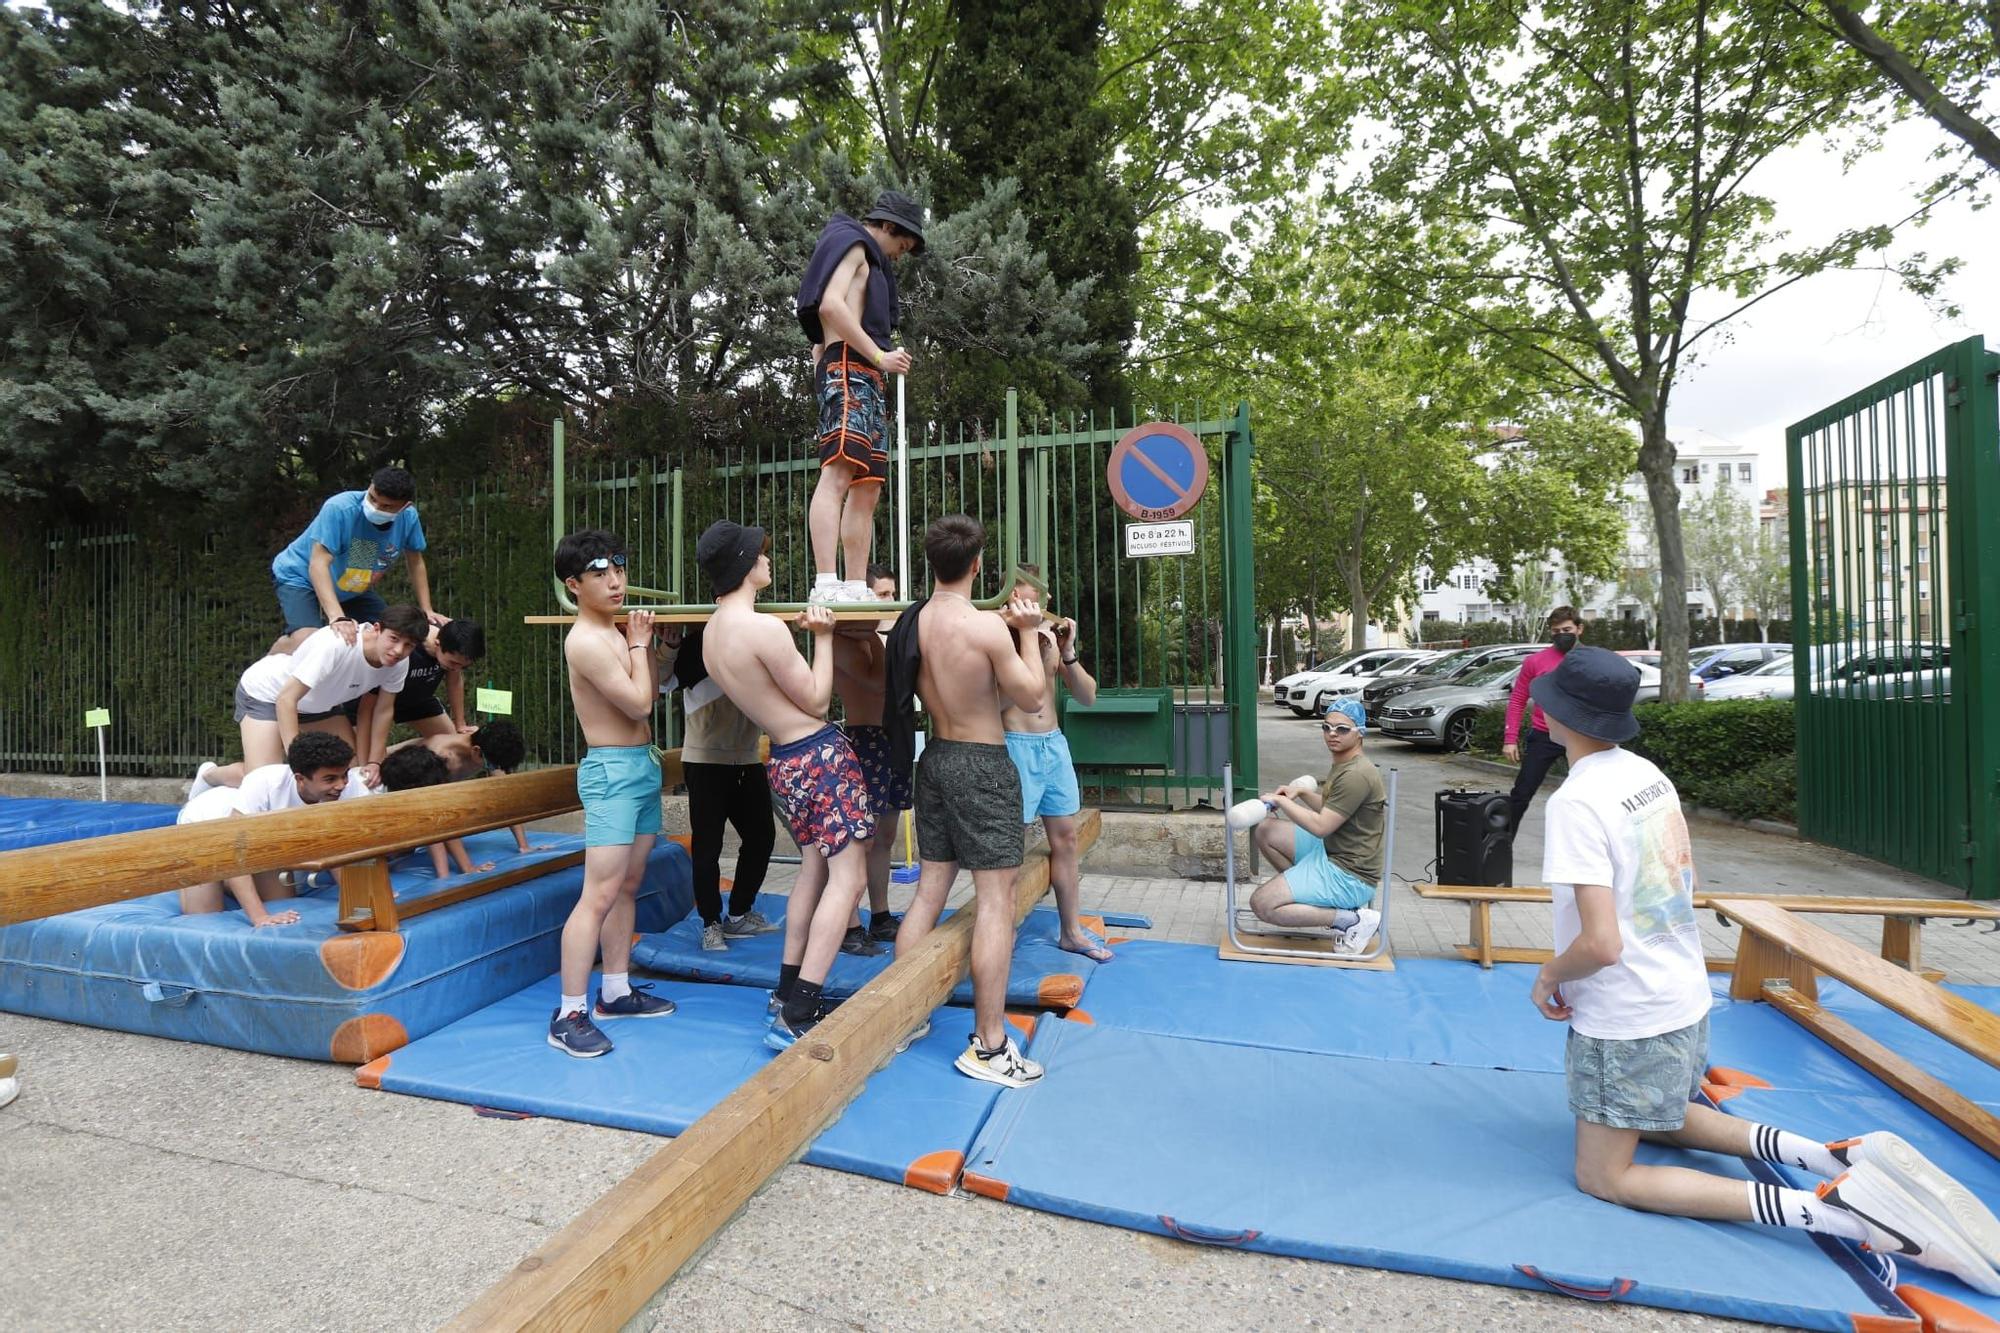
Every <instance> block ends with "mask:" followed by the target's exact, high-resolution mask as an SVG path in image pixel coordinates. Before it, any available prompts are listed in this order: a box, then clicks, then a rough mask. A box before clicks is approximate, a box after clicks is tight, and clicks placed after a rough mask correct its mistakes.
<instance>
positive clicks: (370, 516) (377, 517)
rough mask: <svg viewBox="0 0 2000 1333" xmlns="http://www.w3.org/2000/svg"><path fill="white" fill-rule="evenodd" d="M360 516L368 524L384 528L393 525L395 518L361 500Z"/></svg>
mask: <svg viewBox="0 0 2000 1333" xmlns="http://www.w3.org/2000/svg"><path fill="white" fill-rule="evenodd" d="M361 516H362V517H363V518H365V519H367V520H368V521H369V522H370V523H373V524H374V525H375V526H377V527H386V526H387V525H389V524H391V523H394V522H395V521H396V516H395V515H394V514H391V513H386V512H384V511H382V510H380V509H377V508H376V507H375V506H374V505H372V504H369V503H368V501H366V500H363V501H362V502H361Z"/></svg>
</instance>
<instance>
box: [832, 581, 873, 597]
mask: <svg viewBox="0 0 2000 1333" xmlns="http://www.w3.org/2000/svg"><path fill="white" fill-rule="evenodd" d="M840 587H841V590H842V593H843V594H844V595H843V598H842V600H844V601H849V602H873V601H878V600H880V599H879V598H877V597H876V596H875V589H874V588H873V587H871V586H870V585H869V583H868V580H867V579H849V580H847V582H845V583H843V584H841V585H840Z"/></svg>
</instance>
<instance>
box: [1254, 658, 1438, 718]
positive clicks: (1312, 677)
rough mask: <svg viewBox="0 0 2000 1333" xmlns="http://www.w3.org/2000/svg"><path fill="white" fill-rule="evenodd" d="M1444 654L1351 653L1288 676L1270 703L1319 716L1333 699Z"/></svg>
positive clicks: (1275, 687) (1274, 690)
mask: <svg viewBox="0 0 2000 1333" xmlns="http://www.w3.org/2000/svg"><path fill="white" fill-rule="evenodd" d="M1441 656H1443V654H1442V653H1439V652H1437V651H1435V650H1433V649H1427V648H1381V649H1375V650H1373V651H1369V652H1361V653H1349V654H1347V655H1345V656H1344V657H1341V658H1336V659H1334V661H1333V662H1331V663H1327V664H1323V665H1321V666H1318V667H1315V668H1313V669H1311V670H1309V671H1299V672H1295V673H1293V674H1292V675H1289V676H1287V677H1285V678H1284V679H1283V680H1281V681H1279V682H1278V683H1277V684H1276V685H1274V686H1272V687H1271V692H1272V698H1271V702H1272V703H1274V704H1276V705H1277V706H1279V707H1280V708H1289V709H1291V710H1292V711H1293V712H1294V713H1296V714H1298V715H1299V716H1300V717H1317V716H1319V715H1320V714H1321V713H1324V712H1325V711H1326V706H1327V705H1328V704H1329V703H1331V702H1332V701H1333V700H1335V699H1337V698H1339V697H1340V696H1342V695H1347V694H1359V693H1360V692H1361V689H1362V687H1363V686H1365V685H1367V684H1368V683H1369V682H1370V681H1372V680H1375V679H1377V678H1378V677H1382V676H1390V675H1396V674H1399V673H1401V672H1404V671H1409V670H1411V669H1413V668H1415V667H1417V666H1420V665H1422V664H1423V663H1425V662H1428V661H1430V660H1431V659H1432V658H1435V657H1441Z"/></svg>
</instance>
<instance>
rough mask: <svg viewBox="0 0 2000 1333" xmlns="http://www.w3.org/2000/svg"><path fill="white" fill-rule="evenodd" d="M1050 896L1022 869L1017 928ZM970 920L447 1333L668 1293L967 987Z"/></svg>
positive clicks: (1034, 871)
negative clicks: (901, 1046)
mask: <svg viewBox="0 0 2000 1333" xmlns="http://www.w3.org/2000/svg"><path fill="white" fill-rule="evenodd" d="M1100 826H1101V825H1100V820H1099V818H1098V814H1097V812H1096V811H1095V810H1086V811H1084V812H1083V814H1082V815H1081V816H1079V817H1078V819H1077V842H1078V851H1079V853H1081V852H1083V851H1087V850H1088V849H1089V848H1090V847H1091V845H1092V844H1093V843H1095V842H1096V841H1097V834H1098V830H1099V828H1100ZM1048 883H1049V863H1048V853H1047V851H1046V849H1037V850H1036V851H1035V852H1033V853H1031V854H1030V855H1029V857H1028V859H1027V863H1026V864H1025V865H1024V866H1023V867H1022V871H1021V878H1020V880H1019V883H1018V886H1017V892H1016V894H1015V900H1014V903H1013V915H1014V920H1015V921H1017V922H1018V921H1019V920H1020V919H1021V918H1022V917H1024V916H1026V915H1027V913H1028V910H1029V909H1030V908H1032V907H1033V906H1034V905H1035V903H1036V902H1037V901H1039V900H1040V899H1041V897H1042V895H1043V894H1044V893H1045V892H1047V890H1048ZM977 915H978V913H977V910H976V909H974V908H968V909H967V910H965V911H961V912H959V913H957V914H956V915H954V916H953V917H951V918H950V919H949V920H947V921H944V922H942V923H941V924H939V926H938V928H937V929H936V930H933V931H932V932H931V933H930V934H929V935H927V936H926V937H925V938H924V940H923V942H922V943H921V944H919V945H918V946H917V947H916V948H914V949H912V950H910V952H909V953H908V955H907V956H903V957H899V958H897V959H896V960H895V962H893V963H891V964H890V965H889V967H888V968H886V969H885V970H884V971H883V972H882V973H881V975H879V976H877V977H876V978H875V979H874V980H873V981H871V982H869V983H868V984H867V985H866V986H864V987H862V988H861V990H860V991H859V992H858V993H856V994H855V995H854V996H853V997H852V998H851V999H849V1000H848V1001H847V1002H846V1003H844V1004H842V1005H841V1006H840V1007H839V1008H837V1009H835V1010H834V1011H833V1013H832V1014H831V1015H830V1016H829V1017H828V1018H827V1019H826V1021H825V1022H823V1023H821V1024H820V1025H819V1026H818V1027H817V1028H815V1029H813V1031H812V1033H811V1034H809V1035H808V1036H807V1037H806V1038H805V1039H803V1040H802V1041H800V1042H799V1043H798V1044H797V1045H795V1046H793V1047H792V1048H791V1049H790V1050H788V1051H786V1052H784V1053H783V1054H782V1055H780V1056H778V1058H777V1059H775V1060H773V1061H771V1062H770V1064H768V1065H766V1066H765V1067H764V1068H763V1069H762V1070H760V1071H759V1072H758V1073H756V1074H754V1075H752V1076H751V1077H750V1078H749V1079H748V1080H746V1081H745V1082H744V1083H743V1085H742V1086H740V1087H739V1088H737V1089H736V1091H735V1092H733V1093H731V1094H730V1095H729V1096H728V1097H726V1098H724V1099H723V1101H722V1102H721V1103H720V1104H718V1105H717V1106H716V1107H715V1108H714V1109H713V1110H711V1111H710V1112H709V1113H708V1114H707V1115H705V1116H703V1117H702V1118H701V1119H700V1120H698V1121H696V1122H695V1123H694V1124H693V1125H692V1126H690V1127H689V1129H688V1131H687V1132H686V1133H685V1134H682V1135H681V1136H680V1137H679V1138H677V1139H675V1140H674V1141H673V1142H672V1143H670V1144H668V1145H667V1146H666V1147H664V1148H662V1149H660V1151H658V1152H657V1153H655V1154H653V1156H652V1157H651V1158H649V1159H647V1161H645V1162H644V1163H642V1164H641V1165H640V1167H639V1169H638V1170H636V1171H634V1172H633V1173H632V1174H631V1175H629V1176H627V1177H626V1178H625V1179H624V1181H622V1182H621V1183H620V1184H618V1185H617V1186H616V1187H615V1188H613V1189H612V1191H611V1192H610V1193H609V1194H606V1195H605V1196H604V1197H603V1198H601V1199H599V1200H598V1201H597V1202H596V1203H594V1204H592V1205H591V1206H590V1207H589V1208H588V1209H586V1210H585V1211H584V1213H583V1214H582V1216H580V1217H578V1218H577V1219H576V1220H575V1221H574V1222H572V1223H570V1224H569V1225H568V1226H567V1227H564V1228H563V1229H562V1231H560V1232H559V1233H557V1234H556V1236H555V1237H554V1238H553V1239H551V1240H550V1241H549V1242H548V1243H547V1244H545V1245H543V1246H542V1247H541V1248H540V1249H538V1250H536V1251H535V1253H533V1254H532V1255H530V1256H528V1257H527V1258H526V1259H523V1260H522V1261H521V1262H520V1263H519V1264H517V1265H516V1266H515V1267H514V1269H513V1271H512V1272H511V1273H509V1274H508V1275H507V1276H506V1277H504V1278H502V1279H501V1280H500V1281H499V1282H497V1283H495V1284H494V1285H493V1286H491V1287H489V1288H488V1289H487V1290H486V1292H485V1294H483V1295H482V1296H480V1298H479V1299H478V1300H477V1301H475V1302H474V1303H473V1304H472V1305H470V1306H468V1307H466V1308H465V1309H464V1310H462V1311H460V1312H459V1315H458V1317H457V1318H456V1319H454V1320H453V1321H452V1323H451V1324H450V1327H451V1328H453V1329H458V1330H464V1331H465V1333H471V1331H472V1330H481V1331H482V1333H483V1331H484V1330H489V1329H528V1328H535V1329H573V1328H615V1327H617V1326H618V1325H620V1324H623V1323H624V1322H625V1321H626V1320H627V1319H629V1318H630V1317H631V1316H632V1315H633V1314H635V1313H637V1312H638V1310H639V1308H640V1307H641V1306H643V1305H644V1304H645V1303H646V1302H647V1301H648V1300H650V1299H651V1298H652V1295H653V1293H654V1292H656V1291H658V1290H659V1289H660V1288H661V1287H662V1286H664V1285H665V1284H666V1283H667V1282H668V1281H669V1280H670V1279H671V1278H672V1277H673V1276H674V1274H675V1273H676V1272H678V1271H679V1270H680V1268H681V1266H682V1265H683V1264H685V1263H686V1262H687V1261H688V1260H689V1259H691V1258H693V1257H694V1255H695V1254H696V1253H698V1252H699V1251H700V1249H701V1248H702V1246H704V1245H706V1244H707V1243H708V1239H709V1237H710V1236H712V1235H714V1234H715V1232H716V1231H717V1230H719V1229H720V1228H721V1227H722V1225H723V1224H724V1223H725V1222H727V1221H728V1220H729V1219H730V1218H731V1217H732V1216H734V1215H735V1213H736V1212H737V1210H738V1209H740V1208H742V1206H743V1205H744V1204H745V1203H747V1202H748V1201H749V1199H750V1196H751V1195H753V1194H755V1193H756V1192H757V1190H758V1189H759V1188H760V1187H762V1185H763V1183H764V1181H765V1180H766V1179H767V1178H769V1176H770V1175H771V1173H772V1172H774V1171H776V1170H777V1169H778V1168H780V1167H782V1166H783V1165H785V1164H786V1163H787V1162H790V1161H791V1160H793V1159H794V1158H795V1157H797V1156H798V1154H799V1153H800V1152H801V1151H803V1150H804V1148H805V1145H806V1144H808V1143H810V1142H811V1141H812V1139H813V1137H814V1135H816V1134H818V1133H819V1131H820V1130H821V1129H822V1128H823V1127H824V1126H825V1125H827V1124H828V1123H829V1122H830V1121H832V1120H833V1119H834V1118H835V1117H836V1116H838V1115H839V1114H840V1112H841V1110H842V1109H843V1108H845V1107H846V1105H847V1103H848V1102H849V1101H850V1100H851V1099H852V1098H853V1097H854V1095H855V1094H856V1093H858V1092H859V1091H860V1090H861V1085H862V1084H863V1083H864V1082H865V1081H866V1080H867V1078H868V1076H869V1075H870V1074H871V1073H873V1072H874V1071H875V1070H876V1069H878V1068H880V1067H881V1065H882V1064H883V1063H884V1062H885V1061H886V1060H888V1058H889V1056H890V1055H891V1053H892V1052H893V1050H894V1048H895V1044H896V1043H897V1042H898V1041H900V1040H902V1038H903V1037H904V1036H906V1035H908V1034H909V1033H910V1032H911V1031H913V1030H914V1029H915V1028H916V1026H917V1024H919V1023H921V1022H923V1021H924V1020H925V1019H927V1018H929V1017H930V1014H931V1011H932V1010H934V1009H935V1008H937V1006H938V1005H940V1004H942V1003H943V1002H944V999H945V997H946V996H947V995H949V994H950V993H951V988H952V987H953V986H954V985H956V984H957V982H958V978H959V977H961V976H963V975H964V974H965V968H966V962H967V959H968V958H969V956H970V952H971V945H972V926H973V921H974V920H975V919H976V917H977Z"/></svg>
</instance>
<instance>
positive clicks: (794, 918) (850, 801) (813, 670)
mask: <svg viewBox="0 0 2000 1333" xmlns="http://www.w3.org/2000/svg"><path fill="white" fill-rule="evenodd" d="M769 545H770V542H769V539H767V538H766V537H765V536H764V530H763V529H762V528H757V527H748V528H746V527H742V526H740V525H738V524H735V523H731V522H729V521H728V520H726V519H724V520H719V521H717V522H715V523H713V524H711V525H709V528H708V530H707V531H706V532H704V533H702V534H701V540H700V541H699V542H697V543H696V544H695V550H694V558H695V563H696V564H698V565H700V566H701V569H702V572H703V573H704V574H706V575H707V576H708V579H709V582H710V583H711V584H712V585H714V590H715V615H714V616H713V617H712V618H711V619H710V620H709V622H708V627H707V629H706V630H704V631H703V633H702V660H703V661H704V662H705V663H706V664H707V666H708V674H709V676H710V677H711V678H712V679H713V680H714V681H715V683H716V684H718V685H720V686H721V687H722V692H723V693H724V694H726V695H728V696H729V701H730V702H731V703H733V704H735V705H736V706H737V707H738V708H740V709H742V710H743V713H744V714H745V716H747V717H748V718H749V719H750V720H751V721H752V722H755V723H756V724H757V725H758V726H760V727H762V728H763V729H764V731H765V733H766V734H767V735H769V736H770V738H771V758H770V761H769V762H768V763H767V764H766V765H765V774H766V776H767V777H768V778H769V780H770V783H771V792H772V794H773V795H775V796H776V797H777V798H778V805H779V808H780V809H782V810H783V811H784V815H785V822H786V824H787V825H788V826H789V827H790V829H791V832H792V840H793V841H794V842H796V843H798V845H799V855H800V857H801V858H802V859H801V861H800V863H799V877H798V879H797V881H796V882H795V883H794V884H793V886H792V893H791V899H790V901H789V902H788V903H787V905H786V907H785V952H784V963H783V965H782V966H781V967H780V969H779V971H778V989H777V993H776V995H775V996H774V997H773V1000H774V1002H775V1003H776V1004H777V1006H778V1012H777V1013H776V1014H774V1015H773V1016H772V1019H771V1027H770V1030H769V1031H768V1032H766V1033H765V1034H764V1044H765V1045H766V1046H769V1047H770V1048H771V1049H772V1050H777V1051H782V1050H784V1049H786V1048H787V1047H789V1046H790V1045H792V1043H794V1042H796V1041H797V1040H798V1039H799V1038H800V1037H801V1036H803V1035H804V1034H805V1033H807V1032H809V1031H811V1029H812V1028H813V1026H814V1025H815V1024H816V1023H818V1022H819V1020H820V992H821V989H822V987H824V986H825V984H826V974H827V971H828V970H829V969H830V968H832V966H833V959H834V955H835V954H836V953H838V952H839V950H840V945H841V940H842V937H843V936H844V935H845V934H846V932H847V920H848V917H849V916H850V915H852V913H853V911H854V907H855V904H856V903H858V902H860V901H861V891H862V889H863V888H864V887H865V884H866V873H865V870H864V866H865V864H866V861H867V858H868V840H869V839H870V838H872V837H874V836H875V819H874V816H873V814H872V813H871V812H870V810H869V807H868V788H867V783H866V781H865V780H864V779H863V777H862V775H861V766H860V765H859V764H858V763H856V762H855V759H854V751H853V749H852V748H851V747H850V746H849V745H848V743H847V738H846V737H845V736H843V735H841V734H840V729H839V728H837V727H835V726H834V725H833V724H832V723H831V722H828V721H827V720H826V711H827V707H828V705H829V704H830V703H831V702H832V698H833V648H832V645H831V644H830V643H828V641H827V640H828V638H829V636H830V635H831V634H832V633H833V625H834V621H833V613H832V612H830V611H828V610H827V609H826V608H825V607H822V606H813V607H808V608H807V610H806V613H805V616H804V617H803V619H802V624H803V625H804V627H805V628H806V629H807V630H809V631H810V632H811V633H812V636H813V640H814V643H813V660H812V665H811V666H807V665H806V661H805V659H804V658H803V657H801V656H799V650H798V646H797V645H796V644H794V643H793V642H792V635H791V631H790V630H788V629H787V628H786V627H785V626H784V625H783V624H782V623H780V622H779V621H777V620H776V619H774V618H772V617H770V616H766V615H761V614H759V613H758V611H757V607H756V598H757V592H758V590H759V589H762V588H768V587H770V586H771V559H770V557H769V556H768V555H766V554H765V548H766V547H768V546H769Z"/></svg>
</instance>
